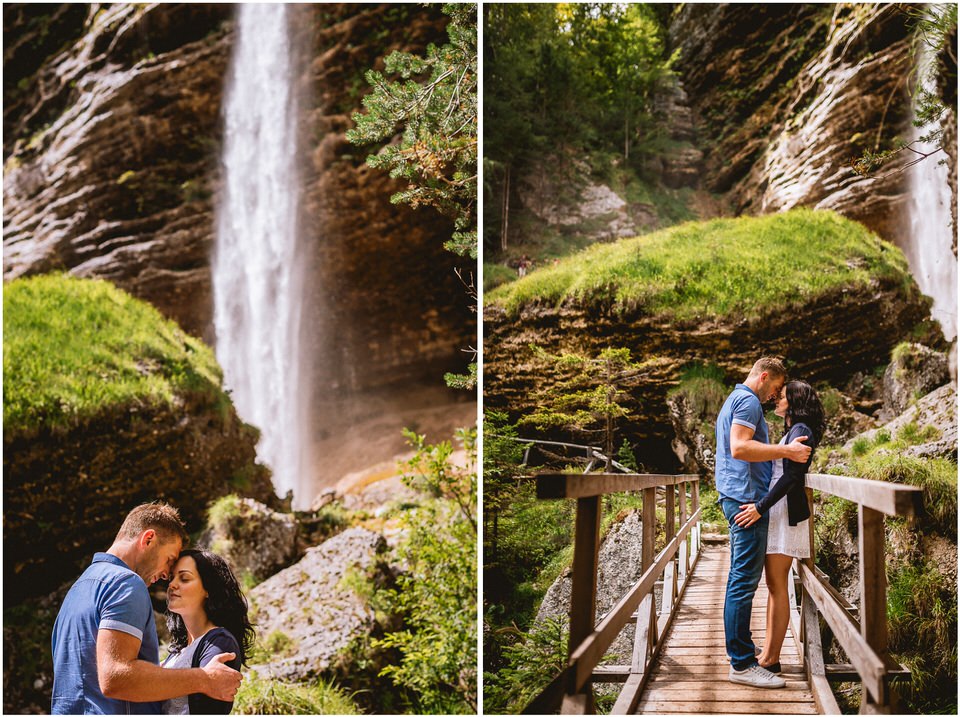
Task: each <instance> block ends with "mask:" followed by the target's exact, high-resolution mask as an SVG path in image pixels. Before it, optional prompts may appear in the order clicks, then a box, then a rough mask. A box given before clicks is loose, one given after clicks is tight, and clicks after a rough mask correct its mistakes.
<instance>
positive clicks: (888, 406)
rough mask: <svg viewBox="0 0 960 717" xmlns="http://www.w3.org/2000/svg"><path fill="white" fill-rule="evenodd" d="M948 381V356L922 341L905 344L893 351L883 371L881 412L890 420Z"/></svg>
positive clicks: (884, 418)
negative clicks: (903, 347) (904, 347)
mask: <svg viewBox="0 0 960 717" xmlns="http://www.w3.org/2000/svg"><path fill="white" fill-rule="evenodd" d="M949 380H950V372H949V368H948V365H947V355H946V354H944V353H941V352H939V351H934V350H933V349H931V348H927V347H926V346H923V345H922V344H908V345H907V347H906V349H905V350H900V351H896V352H895V354H894V358H893V360H892V361H891V362H890V365H889V366H887V370H886V371H885V372H884V374H883V411H882V412H881V414H880V419H881V420H884V421H889V420H890V419H891V418H893V417H894V416H896V415H897V414H900V413H903V411H904V410H906V408H907V406H909V405H910V403H911V401H913V400H914V398H916V397H918V396H923V395H925V394H927V393H929V392H930V391H932V390H933V389H935V388H936V387H937V386H942V385H943V384H945V383H946V382H947V381H949Z"/></svg>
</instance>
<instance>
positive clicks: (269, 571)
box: [197, 498, 299, 580]
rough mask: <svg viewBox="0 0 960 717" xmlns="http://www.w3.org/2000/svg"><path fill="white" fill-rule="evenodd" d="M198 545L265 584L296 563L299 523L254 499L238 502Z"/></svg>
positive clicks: (216, 520)
mask: <svg viewBox="0 0 960 717" xmlns="http://www.w3.org/2000/svg"><path fill="white" fill-rule="evenodd" d="M212 518H213V520H212V521H211V523H210V524H209V525H208V526H207V529H206V531H205V532H204V533H203V535H201V536H200V539H199V540H198V541H197V545H198V546H199V547H203V548H207V549H209V550H212V551H213V552H215V553H218V554H219V555H222V556H223V558H224V559H225V560H226V561H227V562H228V563H230V566H231V567H232V568H233V570H234V572H235V573H236V574H237V575H238V576H239V575H242V574H244V573H247V574H250V575H252V576H253V577H254V578H256V579H257V580H264V579H266V578H268V577H270V576H271V575H273V574H274V573H276V572H277V571H278V570H281V569H283V568H285V567H286V566H288V565H290V563H292V562H293V561H294V560H296V558H297V555H298V552H299V550H298V545H297V522H296V520H295V519H294V517H293V515H291V514H289V513H277V512H276V511H273V510H270V508H268V507H267V506H265V505H264V504H263V503H259V502H257V501H255V500H252V499H250V498H236V499H235V503H234V505H233V506H230V508H228V509H227V510H223V511H218V512H217V513H216V514H215V515H213V516H212Z"/></svg>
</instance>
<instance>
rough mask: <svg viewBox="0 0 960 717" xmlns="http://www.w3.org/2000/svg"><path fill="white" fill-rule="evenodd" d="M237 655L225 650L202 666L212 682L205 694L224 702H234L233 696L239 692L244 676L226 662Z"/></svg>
mask: <svg viewBox="0 0 960 717" xmlns="http://www.w3.org/2000/svg"><path fill="white" fill-rule="evenodd" d="M235 657H236V654H234V653H232V652H224V653H221V654H219V655H216V656H215V657H214V658H213V659H212V660H210V662H208V663H207V664H206V665H204V666H203V667H201V668H200V669H202V670H203V671H204V672H205V673H207V678H208V680H209V683H210V684H209V685H208V686H207V688H206V689H205V690H204V691H203V693H204V694H206V695H209V696H210V697H212V698H213V699H215V700H221V701H222V702H233V697H234V695H236V694H237V689H238V688H239V687H240V680H242V679H243V676H242V675H241V674H240V673H239V672H237V671H236V670H235V669H233V668H232V667H230V666H229V665H226V664H224V663H227V662H230V660H232V659H234V658H235Z"/></svg>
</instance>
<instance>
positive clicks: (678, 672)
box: [635, 544, 817, 714]
mask: <svg viewBox="0 0 960 717" xmlns="http://www.w3.org/2000/svg"><path fill="white" fill-rule="evenodd" d="M729 562H730V549H729V547H728V546H727V545H726V544H719V545H711V544H706V545H704V548H703V552H702V555H701V557H700V561H699V563H698V565H697V569H696V571H695V572H694V574H693V575H691V576H690V583H689V585H688V586H687V590H686V592H685V593H684V596H683V599H682V600H681V601H680V605H679V606H678V608H677V612H676V616H675V618H674V621H673V625H672V626H671V627H670V629H669V630H668V631H667V633H666V635H664V641H663V648H662V651H661V653H660V655H659V657H658V658H657V660H656V662H655V663H654V664H653V665H652V667H651V672H650V676H649V678H648V681H647V684H646V685H645V687H644V689H643V692H642V693H641V694H640V699H639V702H638V703H637V706H636V710H635V712H636V713H637V714H642V713H656V712H663V713H673V714H678V713H684V714H697V713H699V714H817V707H816V703H815V701H814V698H813V693H812V691H811V689H810V684H809V683H808V681H807V679H806V675H805V673H804V671H803V667H802V665H801V658H800V654H799V653H798V651H797V646H796V645H795V644H793V641H792V637H791V635H789V634H788V635H787V639H786V641H785V642H784V646H783V649H782V651H781V654H780V657H781V663H782V664H783V666H784V674H783V675H782V676H783V678H784V680H785V681H786V682H787V686H786V687H785V688H783V689H778V690H765V689H760V688H756V687H749V686H747V685H736V684H733V683H732V682H730V681H729V679H728V676H729V671H730V663H729V660H728V658H727V653H726V646H725V643H726V639H725V635H724V630H723V601H724V596H725V593H726V582H727V571H728V566H729ZM766 600H767V590H766V588H765V586H764V585H762V584H761V586H760V588H759V589H758V590H757V593H756V595H755V596H754V602H753V619H752V620H751V631H752V633H753V638H754V640H755V641H756V642H757V643H758V645H762V643H763V640H764V639H765V638H766V624H765V623H766Z"/></svg>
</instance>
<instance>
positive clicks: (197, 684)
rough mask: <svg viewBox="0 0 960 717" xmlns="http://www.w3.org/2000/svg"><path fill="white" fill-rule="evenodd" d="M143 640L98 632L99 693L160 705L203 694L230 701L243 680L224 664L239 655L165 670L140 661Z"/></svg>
mask: <svg viewBox="0 0 960 717" xmlns="http://www.w3.org/2000/svg"><path fill="white" fill-rule="evenodd" d="M139 652H140V640H138V639H137V638H136V637H134V636H133V635H128V634H127V633H125V632H120V631H119V630H108V629H103V630H99V631H98V632H97V677H98V678H99V680H100V691H101V692H103V694H104V696H106V697H109V698H110V699H114V700H127V701H128V702H159V701H161V700H168V699H170V698H172V697H182V696H183V695H190V694H193V693H194V692H202V693H203V694H206V695H210V696H211V697H213V698H214V699H218V700H223V701H225V702H230V701H232V700H233V697H234V695H236V693H237V688H238V687H239V686H240V680H241V679H242V677H241V676H240V673H239V672H237V671H236V670H234V669H233V668H231V667H227V666H226V665H225V664H223V663H224V662H226V661H228V660H232V659H233V658H234V657H236V655H234V654H231V653H229V652H228V653H222V654H220V655H217V656H216V657H215V658H214V659H213V660H212V661H211V662H210V663H209V664H207V665H206V666H205V667H198V668H191V669H188V670H165V669H164V668H162V667H160V666H158V665H154V664H152V663H150V662H147V661H146V660H138V659H137V654H138V653H139Z"/></svg>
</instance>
